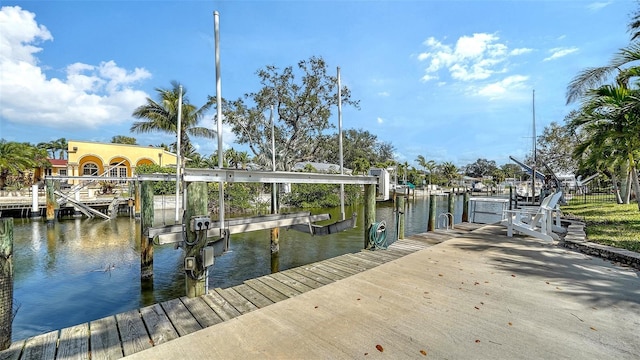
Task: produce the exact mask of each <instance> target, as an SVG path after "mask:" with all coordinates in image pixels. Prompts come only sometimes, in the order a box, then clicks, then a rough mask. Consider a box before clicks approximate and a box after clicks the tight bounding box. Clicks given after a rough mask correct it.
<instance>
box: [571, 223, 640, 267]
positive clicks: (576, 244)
mask: <svg viewBox="0 0 640 360" xmlns="http://www.w3.org/2000/svg"><path fill="white" fill-rule="evenodd" d="M563 221H565V220H564V219H563ZM584 228H585V224H584V223H581V222H578V221H571V222H570V224H569V226H568V228H567V234H566V235H565V237H564V239H563V240H562V241H561V242H560V245H561V246H563V247H566V248H569V249H574V250H578V251H580V252H582V253H585V254H588V255H593V256H598V257H601V258H603V259H607V260H611V261H614V262H618V263H621V264H624V265H628V266H631V267H633V268H636V269H638V270H640V253H637V252H634V251H630V250H625V249H619V248H616V247H613V246H608V245H601V244H596V243H592V242H589V241H587V234H586V233H585V232H584Z"/></svg>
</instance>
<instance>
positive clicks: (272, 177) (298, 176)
mask: <svg viewBox="0 0 640 360" xmlns="http://www.w3.org/2000/svg"><path fill="white" fill-rule="evenodd" d="M47 178H48V179H52V180H105V181H175V178H176V177H175V175H174V174H141V175H138V176H134V177H111V176H59V175H58V176H53V175H50V176H47ZM182 180H183V181H185V182H198V181H202V182H220V181H224V182H230V183H266V184H273V183H292V184H354V185H375V184H377V183H378V180H377V178H376V177H375V176H353V175H340V174H317V173H306V172H290V171H254V170H239V169H184V174H183V176H182Z"/></svg>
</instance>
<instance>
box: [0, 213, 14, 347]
mask: <svg viewBox="0 0 640 360" xmlns="http://www.w3.org/2000/svg"><path fill="white" fill-rule="evenodd" d="M12 322H13V218H0V351H2V350H6V349H8V348H9V346H11V323H12Z"/></svg>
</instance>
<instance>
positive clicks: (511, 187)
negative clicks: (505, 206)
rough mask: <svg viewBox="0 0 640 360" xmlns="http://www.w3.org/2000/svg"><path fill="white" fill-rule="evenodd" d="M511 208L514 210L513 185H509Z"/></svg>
mask: <svg viewBox="0 0 640 360" xmlns="http://www.w3.org/2000/svg"><path fill="white" fill-rule="evenodd" d="M509 210H513V186H511V185H509Z"/></svg>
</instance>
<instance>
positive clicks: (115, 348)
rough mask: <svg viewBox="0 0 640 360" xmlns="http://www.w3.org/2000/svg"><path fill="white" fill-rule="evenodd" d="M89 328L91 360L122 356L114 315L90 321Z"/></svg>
mask: <svg viewBox="0 0 640 360" xmlns="http://www.w3.org/2000/svg"><path fill="white" fill-rule="evenodd" d="M89 330H90V332H91V359H92V360H103V359H104V360H107V359H120V358H121V357H123V356H124V354H123V353H122V346H121V345H120V338H119V336H118V325H117V322H116V318H115V316H108V317H105V318H102V319H99V320H94V321H92V322H91V323H89Z"/></svg>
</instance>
